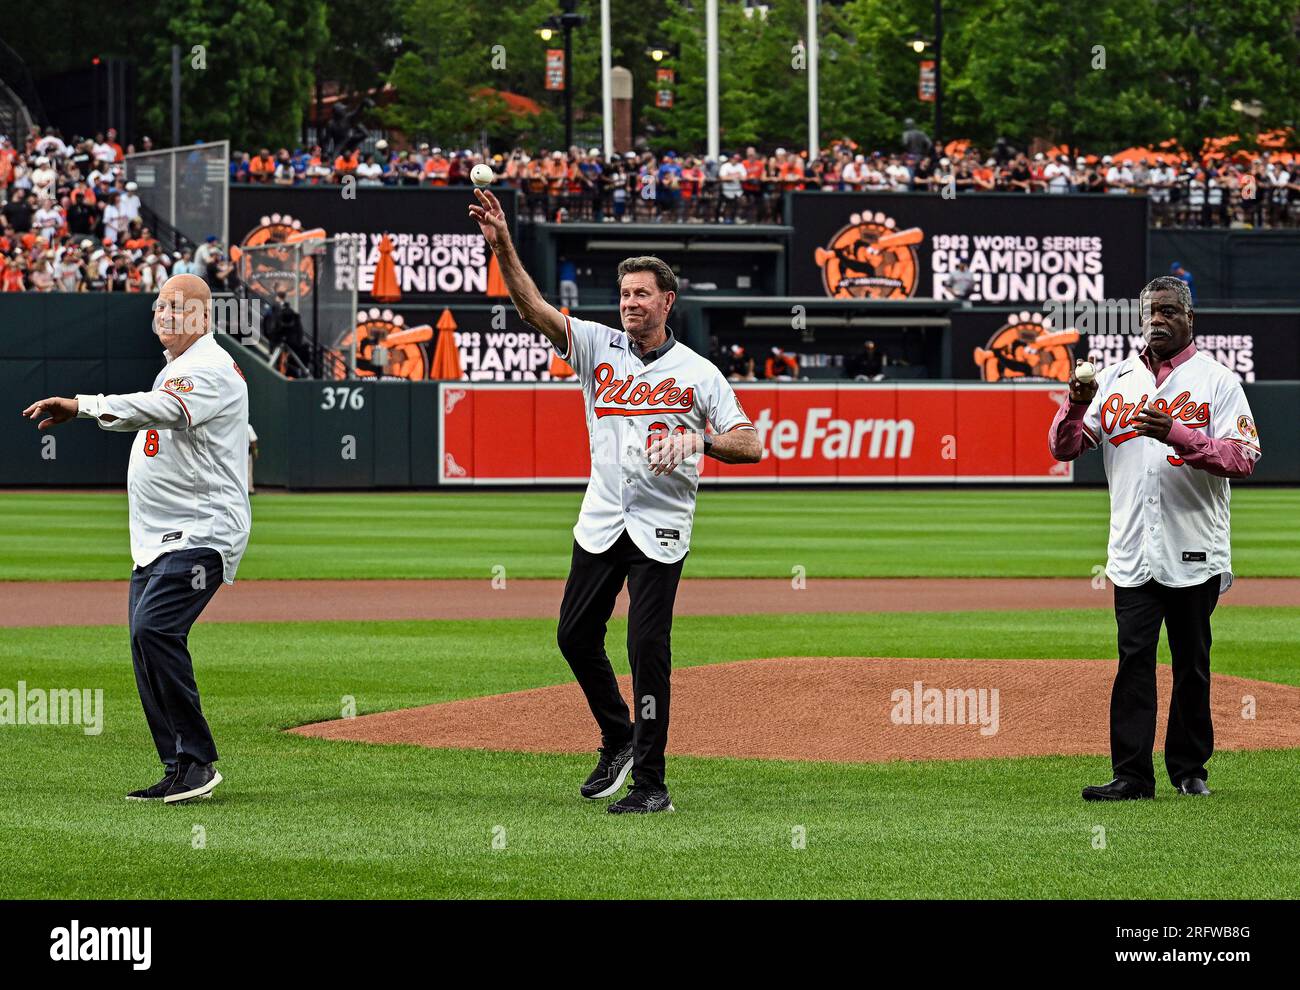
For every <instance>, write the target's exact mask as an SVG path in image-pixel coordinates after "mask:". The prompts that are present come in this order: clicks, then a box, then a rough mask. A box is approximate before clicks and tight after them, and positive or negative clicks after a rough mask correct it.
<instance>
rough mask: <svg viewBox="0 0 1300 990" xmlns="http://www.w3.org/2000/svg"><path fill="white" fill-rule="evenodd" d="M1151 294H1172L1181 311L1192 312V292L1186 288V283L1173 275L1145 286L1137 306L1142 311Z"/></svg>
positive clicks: (1162, 276)
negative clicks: (1139, 306)
mask: <svg viewBox="0 0 1300 990" xmlns="http://www.w3.org/2000/svg"><path fill="white" fill-rule="evenodd" d="M1153 292H1172V293H1173V294H1174V295H1176V296H1177V297H1178V301H1179V303H1181V304H1182V307H1183V309H1185V310H1187V311H1188V312H1189V313H1190V312H1191V311H1192V290H1191V289H1189V288H1188V287H1187V283H1186V282H1184V281H1183V280H1182V279H1181V278H1178V277H1177V276H1175V275H1161V276H1160V277H1159V278H1153V279H1152V280H1151V281H1150V282H1148V283H1147V284H1146V288H1144V289H1143V290H1142V295H1141V296H1139V297H1138V302H1139V305H1141V306H1142V308H1143V309H1145V308H1146V301H1147V299H1148V297H1149V296H1150V295H1151V294H1152V293H1153Z"/></svg>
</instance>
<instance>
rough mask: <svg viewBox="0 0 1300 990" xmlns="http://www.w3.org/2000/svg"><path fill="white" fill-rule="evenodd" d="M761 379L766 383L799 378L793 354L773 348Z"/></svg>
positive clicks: (797, 362) (796, 362) (797, 363)
mask: <svg viewBox="0 0 1300 990" xmlns="http://www.w3.org/2000/svg"><path fill="white" fill-rule="evenodd" d="M763 377H764V378H766V379H767V380H768V381H792V380H793V379H795V378H798V377H799V361H798V359H797V358H796V357H795V356H794V355H793V354H790V353H789V352H787V351H783V350H782V349H781V348H779V347H773V348H772V354H771V356H770V357H768V359H767V361H766V362H765V364H764V367H763Z"/></svg>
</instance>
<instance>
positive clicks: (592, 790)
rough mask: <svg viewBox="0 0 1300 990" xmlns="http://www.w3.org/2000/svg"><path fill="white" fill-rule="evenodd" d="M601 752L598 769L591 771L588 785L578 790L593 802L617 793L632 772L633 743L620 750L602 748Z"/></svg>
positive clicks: (585, 784) (597, 763)
mask: <svg viewBox="0 0 1300 990" xmlns="http://www.w3.org/2000/svg"><path fill="white" fill-rule="evenodd" d="M599 752H600V759H599V760H598V761H597V762H596V769H595V770H593V771H591V776H590V777H588V778H587V780H586V783H584V784H583V785H582V787H580V788H579V789H578V790H579V792H580V793H581V794H582V796H583V797H585V798H589V799H591V800H593V801H594V800H595V799H596V798H604V797H609V796H610V795H611V794H615V793H617V792H618V790H619V789H620V788H621V787H622V786H623V782H624V781H625V780H627V775H628V773H630V772H631V770H632V744H631V743H628V744H627V745H626V746H624V747H623V748H622V749H619V750H612V749H610V748H608V747H606V746H601V747H600V750H599Z"/></svg>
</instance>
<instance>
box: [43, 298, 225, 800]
mask: <svg viewBox="0 0 1300 990" xmlns="http://www.w3.org/2000/svg"><path fill="white" fill-rule="evenodd" d="M210 306H211V295H210V294H209V291H208V287H207V285H206V284H205V283H204V281H203V280H202V279H201V278H199V277H198V276H197V275H173V276H172V277H171V278H169V279H168V280H167V282H166V283H165V284H164V285H163V287H162V290H161V291H160V292H159V293H158V298H157V300H156V301H155V303H154V332H155V333H157V334H158V339H159V341H160V342H161V343H162V345H163V348H164V350H165V352H166V357H167V362H168V363H167V365H166V366H165V367H164V368H163V369H162V370H161V371H159V372H158V376H157V377H156V378H155V379H154V383H153V388H152V389H151V390H150V391H148V392H132V393H130V394H127V395H78V396H77V397H76V398H73V399H61V398H49V399H42V400H41V401H40V402H34V403H32V404H31V405H30V406H28V407H27V408H26V409H25V410H23V415H24V416H27V417H28V418H30V419H33V420H38V421H39V422H38V423H37V428H38V429H41V430H46V429H49V428H50V427H52V426H57V425H58V424H59V423H64V422H67V421H68V420H70V419H72V418H74V417H81V418H85V419H93V420H94V421H95V422H96V423H98V424H99V427H100V429H103V430H118V431H125V430H130V431H133V432H135V443H134V444H133V445H132V447H131V463H130V467H129V468H128V469H127V480H126V491H127V504H128V507H129V510H130V516H131V556H132V557H133V558H134V560H135V569H134V570H133V571H132V572H131V597H130V601H129V606H128V608H129V610H128V613H127V614H128V616H129V620H130V627H131V655H132V658H133V659H134V661H135V682H136V686H137V688H138V689H139V691H140V701H141V702H142V703H143V705H144V714H145V719H146V720H147V721H148V723H149V731H150V732H151V733H152V734H153V741H154V745H155V746H156V747H157V749H158V758H159V760H161V761H162V764H163V770H164V773H163V778H162V780H160V781H158V783H156V784H154V785H153V786H152V787H146V788H144V789H143V790H138V791H132V792H131V793H130V794H128V795H127V798H128V800H137V801H161V802H163V803H165V804H175V803H178V802H181V801H189V800H192V799H194V798H201V797H207V796H208V795H209V794H211V792H212V790H213V788H215V787H216V786H217V785H218V784H219V783H221V774H220V773H218V772H217V770H216V768H215V767H214V766H213V764H214V763H216V761H217V747H216V744H215V743H214V742H213V741H212V732H211V730H210V729H209V728H208V723H207V720H206V719H205V718H204V717H203V709H202V706H201V705H200V704H199V690H198V685H197V684H196V683H195V680H194V664H193V661H192V660H191V659H190V651H189V647H188V639H189V633H190V627H191V626H192V625H194V621H195V620H196V619H197V618H198V617H199V613H201V612H202V611H203V609H204V608H205V607H206V606H207V604H208V602H209V601H211V599H212V596H213V595H215V594H216V593H217V588H219V587H220V586H221V583H222V581H225V583H226V584H233V583H234V580H235V569H236V568H237V567H238V566H239V560H240V558H241V557H242V556H243V555H244V548H245V546H247V544H248V533H249V529H250V526H251V513H250V511H249V504H248V481H247V479H248V388H247V386H246V385H245V384H244V376H243V374H242V373H241V372H240V370H239V368H238V367H236V365H235V362H234V361H233V360H231V357H230V355H229V354H227V353H226V352H225V350H224V349H223V348H222V347H221V345H220V344H218V343H217V342H216V341H215V340H214V339H213V338H212V335H211V334H210V333H209V332H208V328H209V324H208V319H209V309H210Z"/></svg>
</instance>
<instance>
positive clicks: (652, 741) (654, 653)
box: [556, 530, 686, 790]
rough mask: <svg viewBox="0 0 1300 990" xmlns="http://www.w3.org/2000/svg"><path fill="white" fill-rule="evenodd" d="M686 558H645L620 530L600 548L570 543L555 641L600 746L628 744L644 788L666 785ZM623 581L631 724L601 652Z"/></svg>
mask: <svg viewBox="0 0 1300 990" xmlns="http://www.w3.org/2000/svg"><path fill="white" fill-rule="evenodd" d="M685 563H686V558H685V557H683V558H682V559H681V560H678V561H675V562H674V563H671V564H665V563H661V562H660V561H657V560H652V559H650V558H649V557H647V556H646V555H645V554H644V553H642V552H641V550H640V549H639V548H638V547H637V545H636V544H635V543H633V542H632V538H631V537H630V536H628V535H627V531H626V530H624V531H623V533H622V535H620V536H619V538H618V539H617V540H616V541H615V542H614V544H613V546H611V547H610V548H609V549H608V550H606V551H605V552H604V553H588V552H587V551H586V550H584V549H583V548H582V547H580V546H579V545H578V544H577V542H576V541H575V542H574V544H573V563H572V566H571V567H570V569H569V579H568V581H566V582H565V585H564V601H563V602H562V604H561V605H560V624H559V629H558V630H557V634H556V640H557V642H558V644H559V647H560V652H561V653H563V654H564V659H566V660H567V661H568V662H569V666H570V667H571V668H572V669H573V674H574V676H575V677H576V678H577V679H578V684H579V685H580V686H581V688H582V691H583V694H585V695H586V696H587V704H588V705H589V706H590V707H591V713H592V715H594V716H595V717H596V723H597V725H599V726H600V734H601V744H602V745H603V746H605V747H607V748H613V749H621V748H622V747H623V746H626V745H627V743H628V740H631V741H632V743H633V754H634V756H633V764H632V774H633V778H634V781H635V786H636V787H638V788H640V789H642V790H665V789H666V785H665V783H664V749H665V748H666V747H667V745H668V714H669V701H670V691H669V675H670V673H671V671H672V645H671V634H672V626H673V603H674V602H675V601H676V599H677V584H678V581H679V580H680V579H681V576H682V567H683V566H684V565H685ZM624 581H626V582H627V590H628V598H629V608H628V617H627V657H628V662H629V663H630V664H631V667H632V696H633V699H634V701H635V705H636V709H637V714H636V722H635V724H634V723H633V722H632V720H631V717H630V715H629V713H628V708H627V704H626V702H624V701H623V696H622V695H621V694H619V690H618V682H617V680H616V679H615V677H614V668H613V667H612V666H611V665H610V662H609V655H608V654H607V653H606V652H605V630H606V625H607V623H608V622H609V617H610V616H611V615H612V614H613V613H614V601H615V599H617V597H618V593H619V591H620V590H622V588H623V582H624Z"/></svg>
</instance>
